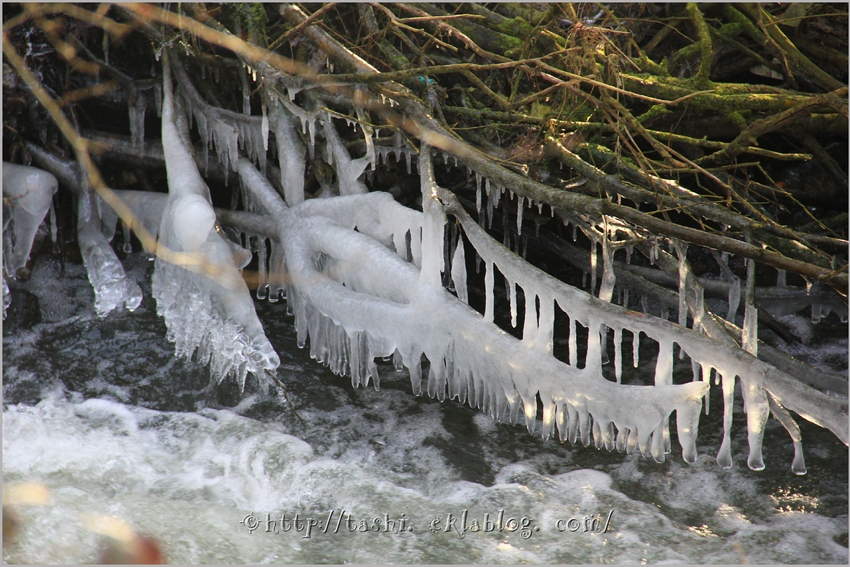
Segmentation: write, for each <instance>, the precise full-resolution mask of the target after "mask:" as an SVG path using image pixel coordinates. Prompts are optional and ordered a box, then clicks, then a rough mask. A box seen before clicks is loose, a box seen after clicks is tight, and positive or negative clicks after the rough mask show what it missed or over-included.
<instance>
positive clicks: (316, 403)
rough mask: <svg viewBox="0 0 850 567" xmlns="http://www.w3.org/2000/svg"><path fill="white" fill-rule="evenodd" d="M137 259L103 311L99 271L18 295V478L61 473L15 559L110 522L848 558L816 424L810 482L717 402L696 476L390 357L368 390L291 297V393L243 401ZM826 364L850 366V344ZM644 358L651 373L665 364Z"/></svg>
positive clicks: (38, 559)
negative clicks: (426, 375) (313, 352)
mask: <svg viewBox="0 0 850 567" xmlns="http://www.w3.org/2000/svg"><path fill="white" fill-rule="evenodd" d="M125 266H126V267H127V269H128V272H129V273H130V274H131V275H132V277H134V278H135V279H136V280H137V281H138V282H139V284H140V285H141V286H142V290H143V292H144V293H145V299H144V301H143V302H142V305H141V306H140V307H139V308H138V309H137V310H136V312H135V313H126V312H122V313H112V314H111V315H109V317H107V318H105V319H98V318H97V317H96V315H95V313H94V310H93V306H92V304H93V295H92V291H91V288H90V286H89V284H88V281H87V279H86V275H85V269H84V268H83V267H82V266H81V265H75V264H66V265H65V269H64V272H63V271H62V270H61V269H60V264H59V262H58V260H57V259H56V258H55V257H51V256H41V257H39V258H37V259H36V261H35V265H34V269H33V274H32V278H31V279H30V280H29V281H27V282H23V283H21V282H16V283H15V284H14V285H13V305H12V307H11V308H10V313H9V318H8V319H7V320H6V322H5V325H4V331H3V396H4V399H3V403H4V406H3V407H4V411H3V468H4V471H3V472H4V482H5V483H6V484H7V485H11V484H14V483H18V482H38V483H42V484H43V485H45V486H46V487H47V488H48V490H49V491H50V496H51V499H50V502H49V503H46V504H43V505H28V506H24V505H21V506H17V507H15V509H14V512H15V513H16V514H17V516H18V517H19V519H20V532H19V534H18V536H17V538H16V540H15V541H14V542H6V545H5V546H4V550H3V559H4V560H5V561H7V562H25V563H90V562H94V561H97V560H98V557H99V553H100V550H101V549H102V548H103V546H104V544H105V539H104V536H102V535H99V534H97V533H95V532H94V531H92V530H91V529H89V526H90V519H91V518H92V517H93V515H99V516H114V517H117V518H120V519H122V520H123V521H125V522H127V523H129V524H130V525H131V526H132V527H133V528H134V529H135V530H136V531H137V532H139V533H143V534H148V535H150V536H153V537H154V538H156V539H157V540H158V541H159V542H160V544H161V546H162V548H163V550H164V552H165V554H166V556H167V559H168V561H169V562H172V563H363V562H368V563H388V562H394V563H442V564H447V563H624V562H628V563H659V562H687V563H744V562H750V563H841V564H846V563H847V561H848V550H847V537H848V536H847V532H848V499H847V489H848V451H847V448H846V447H845V446H844V445H843V444H841V443H840V442H839V441H838V440H837V439H836V438H835V437H834V436H833V435H832V434H831V433H829V432H827V431H824V430H821V429H820V428H818V427H816V426H811V425H809V424H807V423H804V422H801V423H800V425H801V428H802V430H803V439H804V449H805V457H806V463H807V465H808V470H809V472H808V474H807V475H805V476H799V477H798V476H796V475H794V474H793V473H792V472H791V470H790V462H791V458H792V455H793V450H792V446H791V442H790V440H789V438H788V436H787V434H786V433H785V431H784V429H782V427H781V426H780V425H779V424H778V423H777V422H776V421H775V420H770V421H769V422H768V428H767V432H766V436H765V451H764V452H765V462H766V465H767V469H766V470H764V471H761V472H753V471H751V470H749V469H748V468H747V466H746V454H747V449H746V431H745V428H744V419H745V418H744V414H743V413H742V412H741V411H740V408H738V410H737V411H736V414H735V429H734V431H733V436H732V437H733V440H734V445H733V455H734V460H735V462H734V466H733V467H732V468H731V469H728V470H724V469H721V468H720V467H718V465H717V464H716V462H715V455H716V453H717V450H718V448H719V446H720V438H721V433H722V428H721V424H720V417H721V414H722V405H721V404H722V401H721V396H720V395H719V392H716V393H713V395H712V402H711V407H710V409H711V411H710V414H709V415H708V416H704V417H703V419H702V421H701V423H700V436H699V439H698V445H697V446H698V452H699V459H698V461H697V463H696V464H694V465H688V464H686V463H684V462H683V461H682V459H681V456H680V453H679V449H678V444H677V442H676V441H675V439H674V451H673V453H672V454H671V455H669V456H668V459H667V461H666V462H665V463H662V464H658V463H655V462H654V461H652V460H651V459H649V460H648V459H645V458H643V457H641V456H639V455H632V456H627V455H623V454H619V453H608V452H607V451H605V450H597V449H596V448H594V447H587V448H585V447H583V446H581V445H578V446H571V445H569V444H561V443H559V442H558V441H554V440H549V441H545V442H544V441H542V440H541V439H539V438H538V437H537V436H532V435H529V434H528V432H527V431H526V430H525V428H524V427H520V426H513V425H511V424H505V423H497V422H494V421H493V420H491V419H490V418H489V417H487V416H486V415H484V414H482V413H481V412H478V411H476V410H472V409H470V408H469V407H466V406H461V405H460V404H458V403H456V402H454V401H446V402H443V403H440V402H438V401H436V400H430V399H428V398H427V397H419V398H417V397H415V396H413V395H412V394H411V393H410V384H409V379H408V377H407V375H406V373H398V372H395V371H394V370H393V368H392V365H391V364H389V363H386V364H383V365H380V366H379V369H380V371H381V391H375V390H374V389H372V388H371V387H370V388H365V389H357V390H355V389H353V388H352V387H351V385H350V383H349V381H348V379H346V378H343V377H339V376H335V375H333V374H332V373H331V372H330V371H328V370H327V369H325V368H324V367H322V366H321V365H319V364H317V363H316V362H314V361H312V360H311V359H310V358H309V355H308V352H307V351H306V350H299V349H298V348H296V346H295V332H294V328H293V324H292V318H291V317H287V316H286V314H285V308H284V307H283V306H282V305H280V304H278V305H270V304H262V305H261V304H259V303H258V304H257V305H258V313H259V315H260V318H261V320H262V321H263V324H264V326H265V328H266V331H267V335H268V336H269V338H270V340H271V341H272V344H273V345H274V346H275V348H276V349H277V351H278V352H279V353H280V357H281V367H280V370H279V377H280V379H281V380H282V382H283V383H284V385H285V386H286V390H287V391H286V396H287V398H286V399H285V398H284V397H282V396H280V395H275V394H274V393H273V394H270V395H263V394H261V393H258V390H257V389H256V388H254V387H253V386H254V385H253V384H251V381H250V380H249V387H248V389H247V390H246V392H245V394H244V395H240V394H239V392H238V391H237V388H236V387H235V385H234V383H233V381H232V380H230V381H226V382H225V383H223V384H222V385H221V386H212V385H211V384H210V380H209V376H208V373H207V370H206V369H204V368H200V367H198V366H197V365H195V364H194V363H191V362H186V361H181V360H176V359H175V358H174V357H173V347H172V345H171V344H169V343H168V342H167V341H166V339H165V327H164V324H163V322H162V321H161V320H160V319H159V318H158V317H157V316H156V311H155V306H154V303H153V300H152V299H151V297H150V273H151V270H152V262H150V261H149V260H148V259H147V258H146V257H144V255H142V254H131V255H129V256H128V257H127V259H126V261H125ZM797 317H798V318H799V320H800V324H801V325H804V324H806V323H805V319H804V318H803V317H799V316H797ZM833 317H834V315H833ZM818 353H819V354H818ZM808 354H809V355H812V353H808ZM815 354H817V355H818V356H820V357H821V358H822V359H824V360H827V361H829V363H830V364H832V366H833V368H834V369H836V370H841V371H846V369H847V339H846V336H844V337H839V338H837V339H831V340H829V341H825V342H823V343H821V344H820V345H818V351H817V353H815ZM641 360H642V363H643V364H642V366H645V367H647V370H646V371H647V372H649V373H650V374H651V372H652V370H653V369H654V365H655V363H654V360H652V357H651V356H650V357H648V359H647V358H645V357H643V356H642V357H641ZM687 372H690V369H688V370H687ZM738 400H739V401H738V404H740V395H738ZM538 431H539V429H538ZM673 431H674V432H675V428H673ZM674 435H675V434H674ZM296 515H297V519H296ZM87 522H89V523H87Z"/></svg>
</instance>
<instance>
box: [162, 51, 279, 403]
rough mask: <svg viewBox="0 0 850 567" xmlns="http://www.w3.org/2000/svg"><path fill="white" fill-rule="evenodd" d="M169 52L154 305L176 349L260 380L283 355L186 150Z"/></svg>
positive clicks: (220, 372) (221, 374)
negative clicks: (164, 185) (164, 188)
mask: <svg viewBox="0 0 850 567" xmlns="http://www.w3.org/2000/svg"><path fill="white" fill-rule="evenodd" d="M167 60H168V57H167V55H165V56H164V57H163V68H164V81H163V113H162V145H163V151H164V153H165V161H166V171H167V175H168V188H169V195H168V200H167V201H166V203H165V209H164V212H163V214H162V220H161V222H160V225H159V241H158V246H157V258H156V264H155V271H154V275H153V282H152V291H153V296H154V298H155V299H156V301H157V312H158V313H159V314H160V315H161V316H162V317H163V318H164V319H165V323H166V325H167V326H168V339H169V340H170V341H172V342H174V343H175V350H176V354H177V355H178V356H185V357H187V358H188V357H191V356H192V355H193V353H195V352H197V353H198V357H197V358H198V361H199V362H200V363H201V364H207V363H209V364H210V368H211V372H212V374H213V376H214V377H216V378H217V379H218V380H219V381H221V380H222V379H224V378H225V377H226V376H228V375H230V374H235V376H236V378H237V380H238V382H239V385H240V387H242V388H244V385H245V379H246V376H247V374H248V373H251V374H253V375H255V376H256V377H257V378H258V380H259V382H260V385H261V386H262V387H264V388H265V387H266V386H267V385H268V377H267V376H266V373H271V372H274V371H275V369H276V368H277V366H278V365H279V364H280V360H279V358H278V355H277V353H276V352H275V351H274V349H273V348H272V346H271V344H270V343H269V341H268V339H267V338H266V336H265V333H264V332H263V328H262V325H261V324H260V321H259V319H258V318H257V314H256V311H255V309H254V304H253V301H252V300H251V295H250V293H249V292H248V287H247V286H246V285H245V282H244V280H243V279H242V276H241V274H240V273H239V271H238V270H237V267H236V265H235V264H234V260H233V248H234V245H233V244H232V243H230V242H229V241H227V240H226V239H225V238H224V237H223V236H222V234H221V228H220V226H219V225H218V223H217V221H216V218H215V212H214V211H213V208H212V204H211V202H210V196H209V189H208V187H207V186H206V183H205V182H204V181H203V179H202V178H201V175H200V173H199V171H198V169H197V167H196V165H195V161H194V159H193V157H192V154H191V153H190V150H189V145H188V144H187V138H188V129H187V128H186V125H185V122H186V121H185V117H183V116H181V112H180V109H179V108H175V107H176V104H175V97H174V96H173V94H172V82H171V72H170V70H169V65H168V64H167ZM175 67H176V66H175ZM181 127H182V128H181ZM181 129H183V131H182V132H181V131H180V130H181ZM183 136H186V138H184V137H183ZM233 158H235V156H230V157H229V158H228V159H233ZM243 265H244V264H243ZM240 267H241V266H240Z"/></svg>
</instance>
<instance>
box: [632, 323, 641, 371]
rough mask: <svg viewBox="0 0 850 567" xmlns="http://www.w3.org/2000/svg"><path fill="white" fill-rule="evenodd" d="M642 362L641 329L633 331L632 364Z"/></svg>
mask: <svg viewBox="0 0 850 567" xmlns="http://www.w3.org/2000/svg"><path fill="white" fill-rule="evenodd" d="M639 363H640V331H632V366H634V367H635V368H637V367H638V364H639Z"/></svg>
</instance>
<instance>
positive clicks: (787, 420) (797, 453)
mask: <svg viewBox="0 0 850 567" xmlns="http://www.w3.org/2000/svg"><path fill="white" fill-rule="evenodd" d="M768 401H769V403H770V413H772V414H773V417H775V418H776V420H777V421H778V422H779V423H781V424H782V426H783V427H784V428H785V430H786V431H788V434H789V435H790V436H791V441H792V442H793V443H794V461H793V462H792V463H791V470H792V471H793V472H794V474H797V475H803V474H806V460H805V459H804V458H803V437H802V435H801V434H800V426H799V425H797V422H796V421H794V418H793V417H791V414H790V413H788V410H786V409H785V408H784V407H782V405H781V404H780V403H779V402H778V401H777V400H776V398H774V397H773V396H772V395H770V394H768Z"/></svg>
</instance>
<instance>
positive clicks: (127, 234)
mask: <svg viewBox="0 0 850 567" xmlns="http://www.w3.org/2000/svg"><path fill="white" fill-rule="evenodd" d="M121 228H122V229H123V236H124V246H123V250H124V253H125V254H130V253H132V252H133V245H132V244H131V241H130V227H129V225H127V223H125V222H124V221H123V220H122V221H121Z"/></svg>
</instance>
